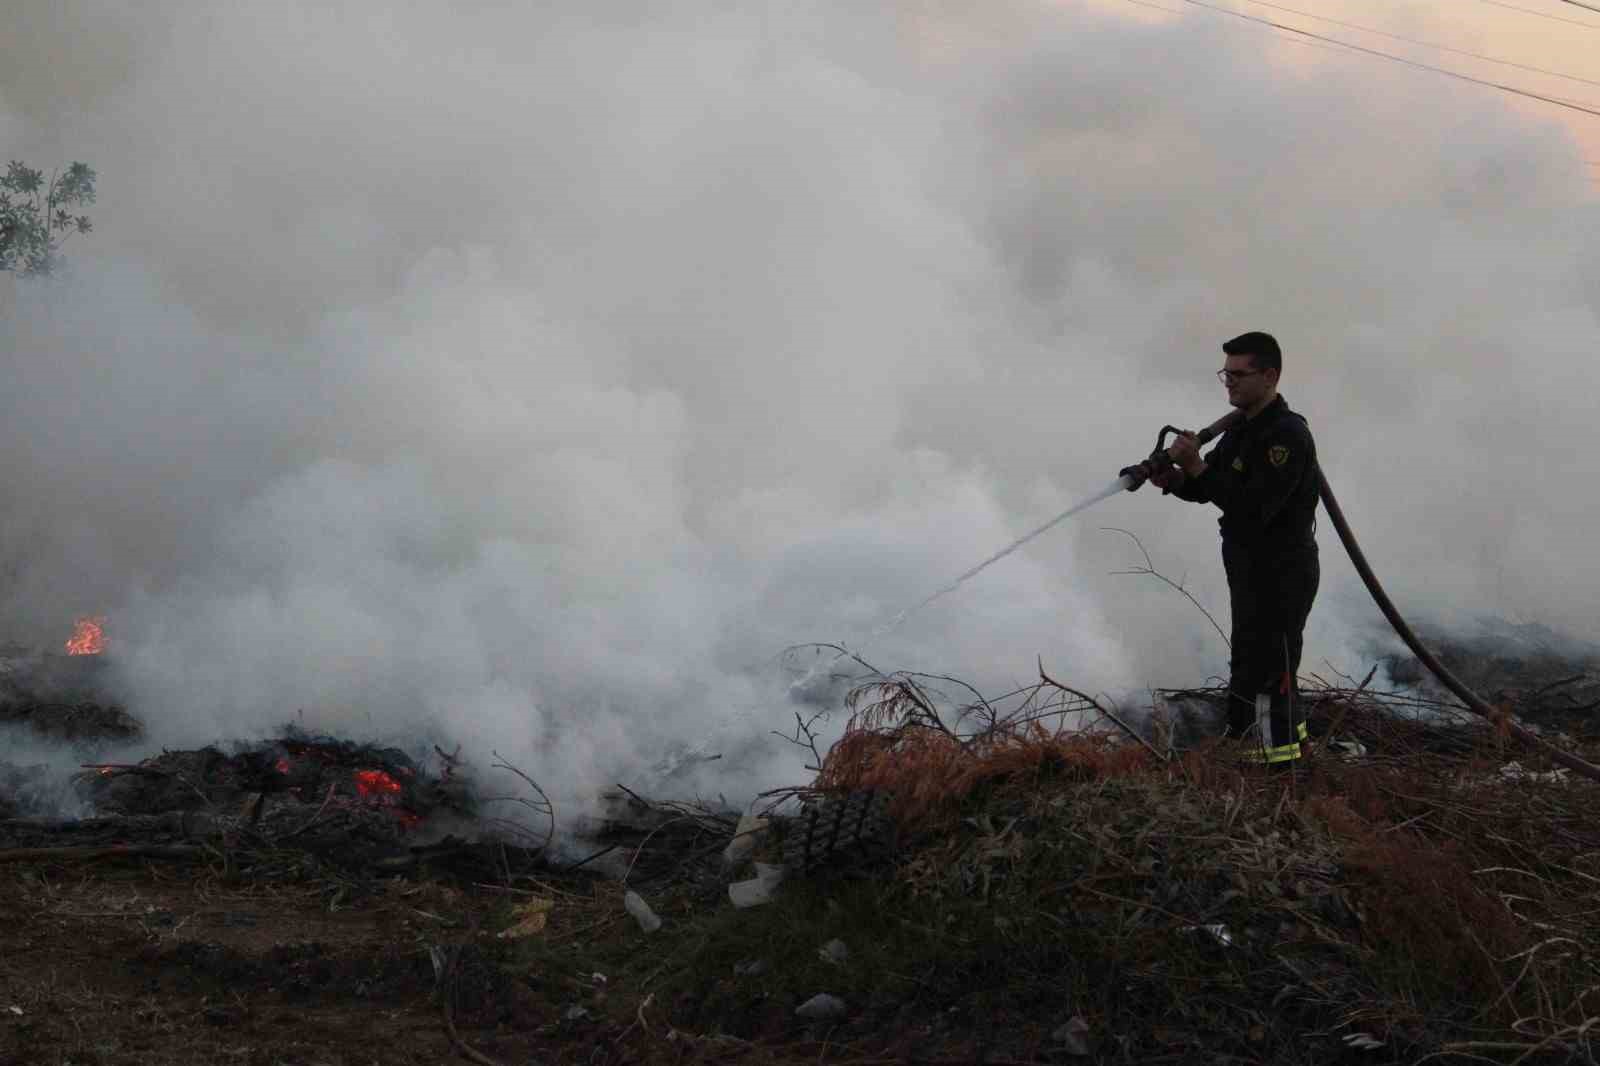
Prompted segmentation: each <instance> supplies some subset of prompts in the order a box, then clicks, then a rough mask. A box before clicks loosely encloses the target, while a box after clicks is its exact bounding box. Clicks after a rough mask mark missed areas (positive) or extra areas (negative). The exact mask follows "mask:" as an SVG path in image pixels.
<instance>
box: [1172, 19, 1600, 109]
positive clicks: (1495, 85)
mask: <svg viewBox="0 0 1600 1066" xmlns="http://www.w3.org/2000/svg"><path fill="white" fill-rule="evenodd" d="M1182 2H1183V3H1185V4H1189V5H1191V6H1193V7H1199V8H1204V9H1205V10H1207V11H1211V12H1214V13H1216V14H1219V15H1232V16H1233V17H1234V18H1236V19H1243V20H1244V21H1246V22H1254V23H1258V24H1260V25H1262V26H1270V27H1272V28H1273V29H1276V30H1282V31H1283V32H1285V33H1293V34H1297V35H1299V36H1301V37H1308V38H1310V39H1311V40H1314V41H1324V42H1326V43H1328V44H1334V45H1338V46H1339V47H1341V48H1347V49H1349V50H1350V51H1352V52H1360V53H1362V54H1364V55H1369V56H1374V57H1376V58H1378V59H1387V60H1390V61H1391V62H1395V63H1402V64H1404V65H1405V66H1408V67H1414V68H1415V69H1417V70H1427V71H1432V72H1433V73H1435V74H1443V75H1444V76H1445V77H1447V78H1455V79H1456V80H1457V81H1464V82H1470V83H1471V84H1473V85H1482V86H1484V87H1486V88H1489V89H1499V90H1500V91H1501V92H1503V93H1510V94H1511V95H1513V96H1521V97H1524V98H1526V99H1529V100H1538V101H1540V102H1542V103H1546V104H1552V105H1554V106H1556V107H1563V108H1566V109H1567V110H1568V111H1577V112H1579V113H1580V114H1584V115H1593V116H1594V117H1596V118H1600V107H1595V106H1591V105H1589V104H1585V103H1582V102H1580V101H1577V100H1563V99H1562V98H1561V97H1559V96H1546V95H1545V94H1544V93H1536V92H1533V91H1531V90H1529V89H1519V88H1517V87H1516V86H1514V85H1506V84H1503V83H1501V82H1497V81H1490V80H1489V79H1487V78H1475V77H1473V76H1472V75H1470V74H1462V73H1461V72H1460V71H1456V70H1448V69H1446V68H1444V67H1436V66H1433V65H1432V64H1430V63H1421V62H1418V61H1417V60H1414V59H1406V58H1405V57H1403V56H1397V55H1395V54H1393V53H1392V52H1383V51H1379V50H1378V49H1376V48H1368V47H1366V46H1365V45H1359V44H1351V43H1350V42H1349V41H1341V40H1339V39H1338V38H1337V37H1329V36H1327V35H1325V34H1321V33H1313V32H1311V31H1310V30H1302V29H1300V28H1298V27H1296V26H1290V25H1287V24H1285V23H1282V22H1277V21H1274V20H1273V19H1269V18H1262V17H1261V16H1259V15H1247V14H1245V13H1244V12H1243V11H1234V10H1232V9H1231V8H1226V7H1218V6H1216V5H1215V4H1208V3H1205V2H1204V0H1182Z"/></svg>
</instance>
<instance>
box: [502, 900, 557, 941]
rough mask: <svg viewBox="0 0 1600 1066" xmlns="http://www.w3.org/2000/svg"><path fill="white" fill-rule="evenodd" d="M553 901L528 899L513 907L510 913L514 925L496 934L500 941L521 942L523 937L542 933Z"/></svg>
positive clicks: (553, 904)
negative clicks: (513, 919) (514, 920)
mask: <svg viewBox="0 0 1600 1066" xmlns="http://www.w3.org/2000/svg"><path fill="white" fill-rule="evenodd" d="M555 905H556V901H555V900H553V899H537V898H536V899H530V900H529V901H528V902H526V903H524V904H522V905H521V906H519V907H513V908H512V910H511V913H512V914H513V915H515V916H516V918H517V921H516V924H514V925H511V926H509V927H507V928H505V929H502V930H500V932H498V933H496V934H495V936H496V938H498V939H500V940H521V939H522V938H523V937H528V936H533V935H534V934H535V933H542V932H544V927H545V923H546V922H548V921H549V920H550V911H551V909H552V908H553V907H555Z"/></svg>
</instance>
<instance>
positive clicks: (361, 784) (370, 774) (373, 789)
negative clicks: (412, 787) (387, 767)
mask: <svg viewBox="0 0 1600 1066" xmlns="http://www.w3.org/2000/svg"><path fill="white" fill-rule="evenodd" d="M355 776H356V791H357V792H359V793H361V794H362V795H363V796H369V797H377V798H379V799H382V798H384V797H385V796H392V795H395V794H396V793H398V792H400V791H401V787H400V782H398V781H396V780H395V779H394V778H392V777H390V776H389V775H388V774H386V773H384V772H383V771H382V770H357V771H356V775H355Z"/></svg>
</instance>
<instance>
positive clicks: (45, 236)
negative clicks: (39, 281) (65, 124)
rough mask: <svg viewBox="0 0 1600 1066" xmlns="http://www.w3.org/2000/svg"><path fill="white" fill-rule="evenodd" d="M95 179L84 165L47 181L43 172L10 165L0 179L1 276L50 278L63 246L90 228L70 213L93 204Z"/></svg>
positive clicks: (84, 217)
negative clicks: (5, 272) (7, 272)
mask: <svg viewBox="0 0 1600 1066" xmlns="http://www.w3.org/2000/svg"><path fill="white" fill-rule="evenodd" d="M94 178H95V174H94V171H93V170H92V169H91V168H90V167H89V165H88V164H86V163H73V164H72V165H70V166H68V167H67V169H66V171H65V172H64V173H57V174H52V175H51V176H50V179H49V180H48V181H46V180H45V176H44V173H43V172H42V171H39V170H35V169H33V168H32V167H30V166H28V165H26V164H24V163H19V162H17V161H16V160H12V161H11V163H10V164H9V165H8V166H7V167H6V172H5V176H4V177H0V270H11V271H16V272H18V273H20V274H22V275H23V276H24V277H39V276H43V275H46V274H49V273H51V271H53V270H54V269H55V268H56V267H57V266H58V265H59V263H60V256H59V251H60V248H61V243H62V242H63V241H64V240H66V239H67V238H68V237H70V236H71V235H72V234H74V233H88V232H89V231H90V229H92V228H93V227H92V226H91V224H90V222H89V216H88V215H82V214H76V213H74V212H73V211H71V210H68V209H69V208H81V207H84V206H86V205H88V204H92V203H94Z"/></svg>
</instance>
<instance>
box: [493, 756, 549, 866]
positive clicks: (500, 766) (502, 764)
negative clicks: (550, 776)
mask: <svg viewBox="0 0 1600 1066" xmlns="http://www.w3.org/2000/svg"><path fill="white" fill-rule="evenodd" d="M490 754H491V755H493V756H494V757H495V758H496V759H499V760H500V761H499V762H496V763H491V764H490V765H492V766H493V767H494V768H495V769H497V770H510V771H511V772H512V773H514V774H516V775H517V776H518V777H520V778H522V779H523V780H524V781H526V782H527V783H528V787H529V788H531V789H533V790H534V791H535V792H537V793H538V794H539V799H540V800H541V801H542V802H543V804H544V806H543V807H542V808H541V807H539V806H538V805H537V804H535V803H532V802H530V801H528V800H521V801H519V802H521V803H523V805H524V806H527V807H528V808H530V809H532V810H534V811H538V812H539V813H541V814H545V815H547V816H548V817H549V820H550V826H549V828H548V829H547V830H546V832H545V835H544V843H543V844H541V845H540V847H539V850H540V851H544V850H546V849H547V848H549V847H550V842H551V841H552V840H554V839H555V836H556V805H555V804H554V803H553V802H551V800H550V797H549V796H548V795H547V794H546V793H545V790H544V789H542V788H540V787H539V782H537V781H535V780H534V779H533V778H531V777H529V776H528V775H527V774H525V773H523V772H522V771H521V770H519V769H517V768H516V767H515V766H512V765H511V764H510V763H508V762H506V760H505V757H504V756H502V755H501V754H500V753H499V752H498V751H491V752H490Z"/></svg>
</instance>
